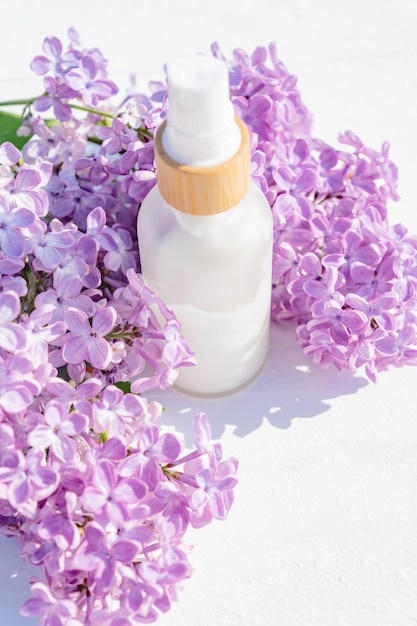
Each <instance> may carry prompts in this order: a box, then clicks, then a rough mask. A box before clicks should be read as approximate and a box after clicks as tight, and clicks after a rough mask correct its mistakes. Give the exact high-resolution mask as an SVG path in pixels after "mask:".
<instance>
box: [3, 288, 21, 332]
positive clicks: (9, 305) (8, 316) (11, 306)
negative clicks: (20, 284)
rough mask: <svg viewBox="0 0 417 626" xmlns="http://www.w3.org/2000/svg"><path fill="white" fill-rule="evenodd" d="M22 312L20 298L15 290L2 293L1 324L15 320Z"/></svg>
mask: <svg viewBox="0 0 417 626" xmlns="http://www.w3.org/2000/svg"><path fill="white" fill-rule="evenodd" d="M19 313H20V299H19V297H18V296H17V294H16V293H15V292H14V291H5V292H3V293H2V294H1V295H0V325H2V324H6V323H7V322H11V321H12V320H14V319H15V318H16V317H17V316H18V315H19Z"/></svg>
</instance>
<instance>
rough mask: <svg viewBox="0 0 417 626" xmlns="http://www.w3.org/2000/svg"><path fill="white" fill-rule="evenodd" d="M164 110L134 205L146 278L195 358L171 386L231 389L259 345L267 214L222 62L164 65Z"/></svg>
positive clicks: (257, 357) (244, 378)
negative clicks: (146, 189)
mask: <svg viewBox="0 0 417 626" xmlns="http://www.w3.org/2000/svg"><path fill="white" fill-rule="evenodd" d="M167 81H168V98H169V105H168V114H167V119H166V120H165V121H164V123H163V124H162V125H161V126H160V127H159V129H158V131H157V134H156V137H155V161H156V168H157V181H158V184H157V186H155V187H154V188H153V189H152V191H151V192H150V193H149V194H148V195H147V197H146V198H145V200H144V202H143V203H142V206H141V207H140V210H139V216H138V240H139V250H140V257H141V266H142V273H143V277H144V279H145V281H146V283H147V284H148V285H149V287H150V288H151V289H152V290H153V291H154V292H155V293H156V294H157V295H158V296H159V297H161V298H162V299H163V300H164V302H165V303H166V304H167V305H168V306H169V307H170V308H171V309H172V310H173V311H174V312H175V314H176V317H177V319H178V320H179V322H180V323H181V326H182V334H183V336H184V338H185V339H186V341H187V343H188V344H189V346H190V347H191V349H192V350H193V351H194V352H195V356H196V360H197V365H196V366H193V367H184V368H181V369H180V373H179V376H178V379H177V381H176V387H177V388H179V389H180V390H181V391H184V392H186V393H189V394H192V395H200V396H221V395H227V394H229V393H233V392H235V391H238V390H239V389H241V388H242V387H244V386H246V385H247V384H248V383H249V382H251V381H252V380H253V379H254V378H255V377H256V375H257V374H258V373H259V372H260V370H261V369H262V366H263V364H264V362H265V359H266V355H267V350H268V336H269V323H270V301H271V274H272V233H273V225H272V215H271V209H270V207H269V204H268V202H267V201H266V199H265V197H264V195H263V194H262V192H261V191H260V190H259V189H258V188H257V187H256V186H255V185H254V184H253V183H251V182H250V138H249V132H248V129H247V127H246V125H245V124H244V123H243V122H242V121H241V120H240V119H238V118H236V117H235V115H234V111H233V106H232V103H231V101H230V94H229V79H228V72H227V68H226V66H225V64H223V63H222V62H221V61H219V60H218V59H215V58H214V57H210V56H204V55H195V56H191V57H188V56H187V57H180V58H177V59H174V60H173V61H172V62H171V63H169V64H168V65H167Z"/></svg>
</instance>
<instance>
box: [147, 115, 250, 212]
mask: <svg viewBox="0 0 417 626" xmlns="http://www.w3.org/2000/svg"><path fill="white" fill-rule="evenodd" d="M235 120H236V124H237V125H238V127H239V129H240V133H241V136H242V141H241V143H240V146H239V148H238V150H237V152H236V153H235V154H234V155H233V156H232V157H231V158H230V159H228V160H227V161H224V163H219V164H218V165H212V166H208V167H199V166H195V165H184V164H183V163H179V162H178V161H176V160H175V159H173V158H171V157H170V156H169V154H167V152H166V150H165V148H164V146H163V141H162V136H163V133H164V130H165V127H166V124H167V122H166V121H165V122H163V124H162V125H161V126H160V127H159V128H158V130H157V133H156V137H155V162H156V171H157V178H158V187H159V191H160V193H161V196H162V197H163V199H164V200H165V202H167V203H168V204H169V205H171V206H172V207H174V208H175V209H177V210H178V211H182V212H183V213H189V214H192V215H212V214H214V213H221V212H223V211H228V210H229V209H231V208H232V207H234V206H236V205H237V204H239V202H240V201H241V200H242V199H243V198H244V197H245V195H246V193H247V191H248V188H249V183H250V138H249V131H248V129H247V127H246V124H245V123H244V122H243V121H242V120H241V119H239V118H238V117H236V118H235Z"/></svg>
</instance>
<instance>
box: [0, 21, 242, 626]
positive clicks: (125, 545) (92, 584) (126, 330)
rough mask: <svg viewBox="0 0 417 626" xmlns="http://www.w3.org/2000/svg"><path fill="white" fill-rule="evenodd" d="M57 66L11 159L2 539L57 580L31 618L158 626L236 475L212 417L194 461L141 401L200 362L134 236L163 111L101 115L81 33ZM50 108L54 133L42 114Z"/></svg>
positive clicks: (5, 152)
mask: <svg viewBox="0 0 417 626" xmlns="http://www.w3.org/2000/svg"><path fill="white" fill-rule="evenodd" d="M44 52H45V55H43V56H38V57H36V58H35V59H34V61H33V63H32V67H33V69H34V71H35V72H37V73H38V74H45V77H44V85H45V93H44V94H43V95H42V96H40V97H39V98H37V99H35V100H34V101H32V103H31V111H30V112H29V114H28V116H27V117H26V119H25V121H24V124H23V127H22V129H21V132H22V133H23V134H25V133H26V134H29V135H33V136H32V138H31V139H30V140H29V141H28V142H27V143H26V144H25V146H24V148H23V150H22V152H20V151H19V150H18V149H17V148H16V147H15V146H14V145H13V144H12V143H10V142H7V141H6V142H4V143H3V144H1V145H0V532H2V533H3V534H6V535H15V536H16V537H17V539H18V541H19V545H20V551H21V554H22V556H23V557H24V558H26V559H27V560H28V561H30V562H31V563H33V564H35V565H37V566H39V568H40V570H41V572H42V574H43V577H40V578H39V579H38V580H35V581H34V582H33V584H32V592H33V598H31V599H29V600H28V601H26V602H25V604H24V606H23V608H22V612H23V614H24V615H28V616H40V623H41V624H42V625H43V626H83V625H90V624H101V625H102V626H115V625H116V624H117V626H129V625H131V624H132V625H133V624H140V623H150V622H153V621H155V620H156V619H157V617H158V614H159V612H160V611H163V612H165V611H167V610H168V609H169V607H170V604H171V602H172V600H174V599H176V597H177V592H178V588H179V587H180V586H181V584H182V583H183V581H184V580H185V579H186V578H187V577H189V575H190V571H191V568H190V563H189V556H188V552H189V550H188V547H187V545H186V532H187V529H188V528H189V526H190V525H192V526H193V527H196V528H199V527H201V526H203V525H205V524H208V523H210V522H211V520H212V519H213V518H216V519H220V520H222V519H225V518H226V516H227V514H228V511H229V509H230V506H231V504H232V502H233V493H234V491H233V490H234V487H235V485H236V471H237V461H236V459H234V458H231V459H228V460H224V459H222V450H221V447H220V444H212V443H211V442H210V426H209V423H208V420H207V418H206V416H205V415H204V414H199V415H197V416H196V417H195V432H196V438H195V449H194V450H193V451H191V452H190V451H185V450H183V446H182V444H181V442H180V441H179V439H178V438H177V437H176V436H175V435H174V434H172V433H170V432H164V431H163V428H161V426H160V419H161V415H162V411H163V409H162V407H161V405H160V404H159V403H157V402H151V401H148V400H147V399H146V398H145V397H144V396H143V395H142V394H143V392H145V391H147V390H149V389H153V388H159V389H165V388H166V387H168V386H170V385H172V384H173V382H174V381H175V379H176V376H177V375H178V370H179V367H189V366H193V365H194V363H195V360H194V356H193V353H192V351H191V349H190V347H189V346H188V345H187V344H186V342H185V341H184V339H183V337H182V336H181V328H180V325H179V323H178V321H177V319H176V317H175V314H174V312H172V311H171V310H169V309H168V308H167V307H166V305H165V304H164V303H163V302H162V301H161V300H160V299H159V298H158V297H156V296H155V294H153V293H152V292H151V291H150V290H149V289H148V288H147V286H146V285H145V284H144V283H143V281H142V279H141V276H140V274H138V272H137V270H138V267H139V260H138V251H137V245H136V235H135V234H134V223H135V221H136V214H137V210H138V203H139V198H140V197H141V194H144V193H145V189H146V188H147V186H148V187H149V184H151V183H152V181H153V179H154V177H155V174H154V170H153V166H152V167H150V168H149V170H147V169H146V164H147V163H149V164H151V163H152V148H151V147H149V146H148V143H149V141H148V134H149V131H148V130H147V128H145V127H143V128H142V127H139V125H138V126H137V127H135V123H134V122H133V117H132V115H133V113H134V112H135V114H137V116H138V117H137V118H135V119H138V120H139V122H140V124H143V119H142V118H143V114H144V112H145V111H146V110H147V108H146V107H145V105H140V106H139V105H138V106H137V107H136V108H133V107H132V106H127V105H126V107H125V108H124V111H125V112H124V113H123V116H124V115H126V116H129V120H130V123H129V124H127V122H126V121H122V117H121V116H119V115H116V114H115V113H110V112H108V113H105V112H102V113H96V112H91V110H92V107H96V106H97V105H98V104H100V103H101V102H102V101H104V100H108V99H109V98H110V97H111V96H113V95H114V94H115V92H116V87H115V85H114V83H112V82H111V81H109V80H108V79H107V77H106V64H105V61H104V59H103V58H102V56H101V54H100V53H99V52H98V51H97V50H84V49H82V48H81V47H80V46H79V44H78V42H77V37H76V33H74V32H71V43H70V47H69V49H68V50H67V51H63V50H62V45H61V43H60V42H59V40H57V39H56V38H54V37H52V38H48V39H47V40H46V41H45V42H44ZM49 108H53V112H54V115H55V116H56V118H57V120H58V121H57V123H55V124H53V125H51V126H49V125H48V123H47V121H45V118H44V117H40V116H35V117H34V116H33V112H35V111H40V112H44V111H47V110H48V109H49ZM148 108H149V107H148ZM86 109H87V110H86ZM123 119H124V118H123ZM108 120H113V121H112V123H110V124H111V125H110V124H109V123H106V122H108ZM97 148H99V149H97ZM144 172H145V173H146V172H148V173H149V175H148V177H147V176H146V175H143V174H144ZM141 176H143V178H141Z"/></svg>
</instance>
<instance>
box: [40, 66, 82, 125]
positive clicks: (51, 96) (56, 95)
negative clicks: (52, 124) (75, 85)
mask: <svg viewBox="0 0 417 626" xmlns="http://www.w3.org/2000/svg"><path fill="white" fill-rule="evenodd" d="M44 82H45V91H46V93H47V95H46V96H39V98H37V99H36V100H35V102H34V105H33V106H34V108H35V109H36V111H39V112H41V113H43V112H45V111H48V110H49V109H50V108H51V107H52V109H53V112H54V115H55V117H56V118H57V119H58V120H61V121H62V122H67V121H69V120H70V119H71V118H72V112H71V107H70V106H69V104H68V100H70V99H71V98H74V96H76V93H77V92H76V91H74V90H73V89H71V88H70V87H69V86H68V85H65V84H63V83H60V82H58V81H56V80H55V79H54V78H52V77H51V76H46V78H45V79H44Z"/></svg>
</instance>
